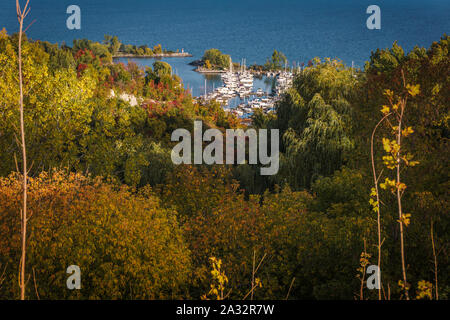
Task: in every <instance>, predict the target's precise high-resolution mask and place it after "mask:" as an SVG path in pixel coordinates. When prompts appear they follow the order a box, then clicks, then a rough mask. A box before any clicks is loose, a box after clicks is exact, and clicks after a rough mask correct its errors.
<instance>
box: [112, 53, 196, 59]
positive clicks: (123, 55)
mask: <svg viewBox="0 0 450 320" xmlns="http://www.w3.org/2000/svg"><path fill="white" fill-rule="evenodd" d="M189 57H193V55H192V54H190V53H188V52H172V53H158V54H150V55H145V54H144V55H139V54H131V53H119V54H116V55H114V56H113V59H117V58H143V59H144V58H189Z"/></svg>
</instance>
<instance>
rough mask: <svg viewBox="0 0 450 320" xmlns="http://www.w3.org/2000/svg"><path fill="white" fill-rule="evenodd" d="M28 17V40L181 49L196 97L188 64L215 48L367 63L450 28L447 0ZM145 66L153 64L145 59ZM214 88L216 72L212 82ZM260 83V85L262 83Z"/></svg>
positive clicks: (188, 6)
mask: <svg viewBox="0 0 450 320" xmlns="http://www.w3.org/2000/svg"><path fill="white" fill-rule="evenodd" d="M71 4H77V5H78V6H80V8H81V13H82V22H81V25H82V29H81V30H76V31H73V30H68V29H67V28H66V19H67V17H68V15H67V14H66V9H67V7H68V6H69V5H71ZM371 4H377V5H379V6H380V8H381V15H382V29H381V30H368V29H367V27H366V20H367V17H368V15H367V14H366V9H367V7H368V6H369V5H371ZM31 10H32V11H31V14H30V16H29V18H28V21H29V22H31V21H32V20H34V19H36V22H35V23H34V24H33V25H32V27H31V28H30V30H29V31H28V34H29V36H30V37H31V38H34V39H40V40H47V41H50V42H58V43H62V42H63V41H64V42H66V43H68V44H71V43H72V41H73V39H76V38H88V39H91V40H95V41H101V40H102V39H103V36H104V35H105V34H111V35H117V36H118V37H119V39H120V40H121V41H122V42H124V43H128V44H136V45H143V44H147V45H149V46H153V45H155V44H158V43H161V44H162V46H163V47H164V48H167V49H170V50H176V49H182V48H184V49H185V51H188V52H190V53H192V54H193V55H194V57H193V58H189V59H168V60H167V62H169V63H170V64H171V65H172V66H173V68H174V70H175V71H176V72H177V73H178V74H179V75H180V76H181V77H182V78H183V80H184V82H185V85H186V86H188V85H189V87H190V88H192V89H193V91H194V95H198V94H199V93H201V92H204V77H203V76H202V75H199V74H196V73H193V72H192V70H191V69H192V67H191V66H188V65H187V63H188V62H190V61H192V60H195V59H199V58H201V56H202V55H203V52H204V51H205V50H207V49H210V48H218V49H220V50H222V51H223V52H224V53H227V54H230V55H231V56H232V58H233V60H234V61H240V60H241V59H243V58H246V59H247V65H250V64H253V63H258V64H263V63H264V62H265V60H266V59H267V58H268V57H269V56H270V55H271V54H272V52H273V50H274V49H277V50H280V51H282V52H284V53H285V54H286V56H287V57H288V59H289V61H290V62H294V61H296V62H300V63H301V62H304V63H307V62H308V60H310V59H311V58H313V57H316V56H317V57H321V58H323V57H331V58H335V57H338V58H340V59H342V60H343V61H344V62H345V63H346V64H347V65H351V63H352V61H354V62H355V64H356V66H360V67H363V66H364V62H365V61H367V60H368V59H369V57H370V54H371V51H372V50H375V49H376V48H386V47H390V46H392V43H393V42H394V41H395V40H398V42H399V44H400V45H401V46H403V47H404V48H405V49H406V50H410V49H412V48H413V47H414V46H415V45H419V46H425V47H429V46H430V44H431V43H432V42H433V41H437V40H439V38H440V37H441V36H442V35H443V34H444V33H449V32H450V19H449V12H450V1H448V0H426V1H418V0H379V1H372V0H339V1H332V0H315V1H306V0H270V1H269V0H164V1H160V0H158V1H155V0H127V1H122V0H95V1H92V0H76V1H72V0H31ZM2 27H5V28H6V29H7V31H8V32H9V33H13V32H16V31H17V30H18V28H17V19H16V15H15V1H13V0H1V1H0V28H2ZM140 63H141V64H151V63H152V62H151V61H149V60H147V61H145V60H143V61H140ZM208 80H209V81H208V86H211V87H213V86H217V85H218V84H219V83H220V80H219V79H218V78H217V77H212V78H210V79H208ZM263 84H264V83H262V84H261V85H263Z"/></svg>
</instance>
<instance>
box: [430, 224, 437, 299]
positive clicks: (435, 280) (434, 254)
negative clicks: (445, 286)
mask: <svg viewBox="0 0 450 320" xmlns="http://www.w3.org/2000/svg"><path fill="white" fill-rule="evenodd" d="M430 233H431V245H432V247H433V258H434V282H435V284H434V287H435V296H436V300H439V290H438V272H437V271H438V262H437V255H436V247H435V245H434V235H433V218H431V231H430Z"/></svg>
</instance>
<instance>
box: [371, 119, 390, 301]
mask: <svg viewBox="0 0 450 320" xmlns="http://www.w3.org/2000/svg"><path fill="white" fill-rule="evenodd" d="M390 115H391V113H389V114H387V115H385V116H384V117H383V119H381V120H380V122H378V124H377V125H376V126H375V128H374V129H373V132H372V139H371V142H370V146H371V149H370V151H371V152H370V154H371V157H372V173H373V182H374V185H375V192H376V194H377V227H378V228H377V229H378V270H379V271H380V272H378V283H379V285H380V289H378V300H381V287H382V285H381V211H380V194H379V190H378V180H379V178H378V176H377V171H376V168H375V152H374V146H373V145H374V139H375V133H376V131H377V129H378V127H379V126H380V125H381V124H382V123H383V121H384V120H386V119H387V118H388V117H389V116H390Z"/></svg>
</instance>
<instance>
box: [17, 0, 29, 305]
mask: <svg viewBox="0 0 450 320" xmlns="http://www.w3.org/2000/svg"><path fill="white" fill-rule="evenodd" d="M29 3H30V1H29V0H27V3H26V4H25V6H24V7H23V9H22V8H21V6H20V3H19V0H16V10H17V19H18V20H19V54H18V63H19V90H20V93H19V107H20V137H21V147H22V165H23V172H22V176H23V178H22V179H23V184H22V187H23V199H22V201H23V205H22V209H21V210H20V211H21V217H22V220H21V226H22V231H21V233H22V257H21V259H20V299H21V300H25V291H26V284H25V264H26V241H27V223H28V219H29V218H28V216H27V191H28V182H27V179H28V169H27V148H26V143H25V123H24V115H23V114H24V107H23V74H22V34H23V22H24V20H25V18H26V17H27V15H28V13H30V9H29V8H28V5H29Z"/></svg>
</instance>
